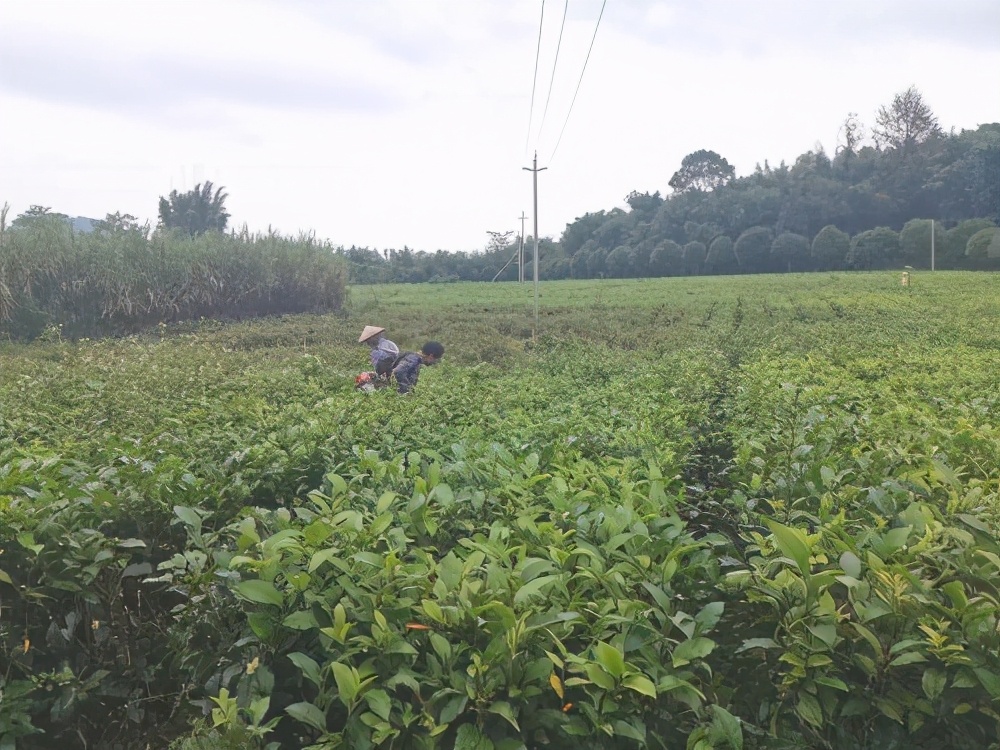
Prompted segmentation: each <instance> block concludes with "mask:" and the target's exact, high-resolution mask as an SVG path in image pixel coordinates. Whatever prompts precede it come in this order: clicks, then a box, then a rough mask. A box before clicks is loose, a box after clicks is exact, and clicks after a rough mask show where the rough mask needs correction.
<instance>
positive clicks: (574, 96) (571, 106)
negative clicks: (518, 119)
mask: <svg viewBox="0 0 1000 750" xmlns="http://www.w3.org/2000/svg"><path fill="white" fill-rule="evenodd" d="M607 4H608V0H604V2H603V3H601V13H600V15H598V16H597V25H596V26H594V35H593V36H592V37H591V38H590V47H589V48H588V49H587V57H586V59H585V60H584V61H583V70H581V71H580V80H578V81H577V82H576V91H574V92H573V100H572V101H571V102H570V103H569V111H568V112H567V113H566V120H565V121H564V122H563V126H562V130H560V131H559V138H558V139H557V140H556V145H555V148H553V149H552V156H550V157H549V162H551V161H552V160H553V159H555V157H556V151H558V150H559V144H560V143H562V137H563V133H565V132H566V126H567V125H568V124H569V117H570V115H571V114H573V105H574V104H576V95H577V94H579V93H580V84H581V83H583V74H584V73H586V72H587V63H588V62H590V53H591V52H592V51H593V49H594V40H595V39H597V30H598V29H599V28H601V19H602V18H603V17H604V7H605V6H606V5H607Z"/></svg>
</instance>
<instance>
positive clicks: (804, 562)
mask: <svg viewBox="0 0 1000 750" xmlns="http://www.w3.org/2000/svg"><path fill="white" fill-rule="evenodd" d="M767 525H768V527H769V528H770V529H771V533H772V534H774V541H775V542H776V543H777V545H778V548H779V549H780V550H781V553H782V554H783V555H784V556H785V557H788V558H791V559H792V561H794V563H795V564H796V565H797V566H798V568H799V570H800V571H802V573H803V575H808V574H809V571H810V565H809V542H808V540H807V539H806V535H805V534H803V533H802V532H801V531H799V530H798V529H793V528H791V527H789V526H783V525H781V524H780V523H778V522H777V521H772V520H771V519H767Z"/></svg>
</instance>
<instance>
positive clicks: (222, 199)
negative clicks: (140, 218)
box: [159, 181, 229, 237]
mask: <svg viewBox="0 0 1000 750" xmlns="http://www.w3.org/2000/svg"><path fill="white" fill-rule="evenodd" d="M212 187H213V186H212V183H211V182H207V181H206V182H205V184H204V185H203V184H201V183H199V184H197V185H195V186H194V189H193V190H189V191H188V192H186V193H178V192H177V191H176V190H171V191H170V195H169V196H167V197H166V198H163V197H162V196H161V197H160V208H159V212H160V226H161V227H162V228H163V229H177V230H180V231H182V232H185V233H187V234H189V235H191V236H192V237H197V236H198V235H200V234H205V232H225V231H226V226H227V225H228V223H229V214H228V213H227V212H226V198H228V197H229V195H228V194H226V193H224V192H222V191H223V190H225V188H221V187H220V188H218V189H217V190H216V191H215V192H214V193H213V192H212Z"/></svg>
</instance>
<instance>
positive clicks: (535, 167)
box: [521, 151, 548, 338]
mask: <svg viewBox="0 0 1000 750" xmlns="http://www.w3.org/2000/svg"><path fill="white" fill-rule="evenodd" d="M521 169H523V170H525V171H526V172H531V181H532V186H533V188H534V195H535V216H534V219H535V257H534V258H533V259H532V260H533V261H534V263H533V265H534V267H535V330H538V173H539V172H543V171H545V170H546V169H548V167H542V168H541V169H539V168H538V152H537V151H536V152H535V158H534V160H533V161H532V162H531V166H530V167H521ZM531 338H535V331H532V332H531Z"/></svg>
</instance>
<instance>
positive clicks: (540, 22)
mask: <svg viewBox="0 0 1000 750" xmlns="http://www.w3.org/2000/svg"><path fill="white" fill-rule="evenodd" d="M544 23H545V0H542V17H541V18H540V19H538V46H537V47H536V48H535V75H534V77H533V78H532V79H531V108H530V109H529V110H528V135H527V136H526V137H525V139H524V153H525V156H527V154H528V143H529V142H530V141H531V121H532V118H533V117H534V116H535V87H536V86H537V85H538V55H539V53H540V52H541V51H542V26H543V25H544Z"/></svg>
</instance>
